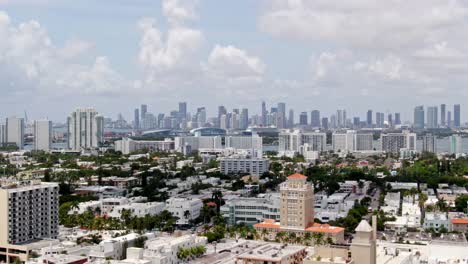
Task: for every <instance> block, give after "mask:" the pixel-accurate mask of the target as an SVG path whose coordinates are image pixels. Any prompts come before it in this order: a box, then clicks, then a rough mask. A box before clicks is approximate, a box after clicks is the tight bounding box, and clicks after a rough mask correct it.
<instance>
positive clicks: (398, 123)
mask: <svg viewBox="0 0 468 264" xmlns="http://www.w3.org/2000/svg"><path fill="white" fill-rule="evenodd" d="M395 125H401V117H400V113H395Z"/></svg>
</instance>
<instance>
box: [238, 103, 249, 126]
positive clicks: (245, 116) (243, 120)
mask: <svg viewBox="0 0 468 264" xmlns="http://www.w3.org/2000/svg"><path fill="white" fill-rule="evenodd" d="M248 126H249V109H247V108H242V111H241V116H240V128H241V129H246V128H247V127H248Z"/></svg>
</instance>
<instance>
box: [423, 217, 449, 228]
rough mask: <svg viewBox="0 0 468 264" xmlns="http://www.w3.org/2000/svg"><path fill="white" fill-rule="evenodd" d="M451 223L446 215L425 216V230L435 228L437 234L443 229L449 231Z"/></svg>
mask: <svg viewBox="0 0 468 264" xmlns="http://www.w3.org/2000/svg"><path fill="white" fill-rule="evenodd" d="M449 226H450V221H449V219H448V218H447V215H446V214H445V213H429V212H428V213H426V215H425V216H424V224H423V228H424V229H430V228H433V229H434V230H435V231H436V232H438V231H439V229H441V228H445V229H446V230H449Z"/></svg>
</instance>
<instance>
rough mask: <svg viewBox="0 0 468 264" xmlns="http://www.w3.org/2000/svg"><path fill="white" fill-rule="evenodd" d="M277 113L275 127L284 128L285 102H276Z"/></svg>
mask: <svg viewBox="0 0 468 264" xmlns="http://www.w3.org/2000/svg"><path fill="white" fill-rule="evenodd" d="M272 112H273V111H272ZM277 113H278V114H277V116H276V127H278V128H285V127H286V104H285V103H278V109H277Z"/></svg>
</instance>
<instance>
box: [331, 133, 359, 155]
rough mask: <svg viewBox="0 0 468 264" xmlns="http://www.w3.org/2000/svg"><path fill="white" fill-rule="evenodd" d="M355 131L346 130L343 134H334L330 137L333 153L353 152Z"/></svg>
mask: <svg viewBox="0 0 468 264" xmlns="http://www.w3.org/2000/svg"><path fill="white" fill-rule="evenodd" d="M355 136H356V131H354V130H348V131H346V132H345V133H343V132H340V133H338V132H336V133H333V135H332V145H333V151H334V152H344V153H348V152H352V151H354V148H355V147H354V145H355V144H354V143H355Z"/></svg>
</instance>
